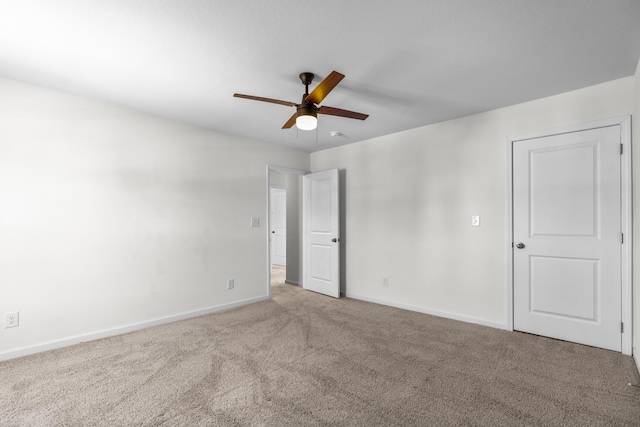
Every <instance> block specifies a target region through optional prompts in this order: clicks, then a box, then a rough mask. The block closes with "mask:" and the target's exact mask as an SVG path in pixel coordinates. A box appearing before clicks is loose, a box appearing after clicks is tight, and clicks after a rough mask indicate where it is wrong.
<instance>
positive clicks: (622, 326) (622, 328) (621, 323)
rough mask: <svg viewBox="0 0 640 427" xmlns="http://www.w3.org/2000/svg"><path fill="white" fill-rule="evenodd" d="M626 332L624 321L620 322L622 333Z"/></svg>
mask: <svg viewBox="0 0 640 427" xmlns="http://www.w3.org/2000/svg"><path fill="white" fill-rule="evenodd" d="M623 332H624V322H620V333H623Z"/></svg>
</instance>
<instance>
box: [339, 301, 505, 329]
mask: <svg viewBox="0 0 640 427" xmlns="http://www.w3.org/2000/svg"><path fill="white" fill-rule="evenodd" d="M346 297H347V298H352V299H357V300H360V301H366V302H371V303H374V304H379V305H386V306H388V307H394V308H400V309H402V310H408V311H415V312H417V313H422V314H429V315H431V316H437V317H444V318H446V319H452V320H457V321H460V322H465V323H474V324H476V325H482V326H488V327H490V328H495V329H503V330H509V328H508V325H507V324H506V323H499V322H492V321H490V320H484V319H478V318H476V317H471V316H464V315H460V314H455V313H448V312H446V311H439V310H431V309H428V308H423V307H417V306H413V305H407V304H402V303H397V302H392V301H384V300H379V299H375V298H369V297H365V296H362V295H357V294H352V293H350V292H347V294H346Z"/></svg>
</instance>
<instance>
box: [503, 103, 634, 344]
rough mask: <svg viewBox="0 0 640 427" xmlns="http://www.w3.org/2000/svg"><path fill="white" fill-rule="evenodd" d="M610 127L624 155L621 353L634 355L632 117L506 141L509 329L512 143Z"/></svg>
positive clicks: (509, 300)
mask: <svg viewBox="0 0 640 427" xmlns="http://www.w3.org/2000/svg"><path fill="white" fill-rule="evenodd" d="M610 126H620V142H621V144H622V155H621V157H620V183H621V195H620V196H621V203H622V206H621V216H622V217H621V225H622V233H623V234H624V243H623V244H622V265H621V273H622V289H621V291H622V292H621V295H622V301H621V304H622V305H621V308H622V311H621V314H622V322H623V323H624V331H623V332H622V333H621V335H622V354H626V355H631V351H632V337H633V330H632V329H633V323H632V311H633V306H632V304H633V301H632V298H631V295H632V265H633V257H632V256H633V225H632V217H631V212H632V188H631V185H632V181H631V178H632V177H631V160H632V156H631V116H629V115H626V116H619V117H613V118H610V119H604V120H598V121H593V122H587V123H580V124H576V125H571V126H565V127H561V128H557V129H551V130H545V131H538V132H532V133H527V134H523V135H517V136H515V137H508V138H507V150H506V151H507V159H506V160H507V170H506V181H507V195H506V196H507V203H506V207H507V212H506V218H507V232H506V242H505V248H506V251H505V252H506V257H507V272H506V274H507V280H506V283H507V289H506V296H507V299H506V303H507V322H506V324H507V329H508V330H510V331H513V311H514V310H513V303H514V301H513V286H514V280H513V144H514V143H515V142H517V141H523V140H527V139H534V138H540V137H545V136H553V135H561V134H565V133H571V132H580V131H584V130H589V129H597V128H603V127H610Z"/></svg>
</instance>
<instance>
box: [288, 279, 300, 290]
mask: <svg viewBox="0 0 640 427" xmlns="http://www.w3.org/2000/svg"><path fill="white" fill-rule="evenodd" d="M284 283H287V284H289V285H293V286H300V287H301V288H302V287H303V286H302V283H300V282H296V281H295V280H285V281H284Z"/></svg>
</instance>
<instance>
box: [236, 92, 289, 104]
mask: <svg viewBox="0 0 640 427" xmlns="http://www.w3.org/2000/svg"><path fill="white" fill-rule="evenodd" d="M233 96H235V97H236V98H244V99H251V100H253V101H262V102H271V103H272V104H280V105H286V106H287V107H295V106H296V105H298V104H296V103H295V102H289V101H281V100H279V99H273V98H262V97H260V96H252V95H243V94H241V93H234V94H233Z"/></svg>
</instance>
